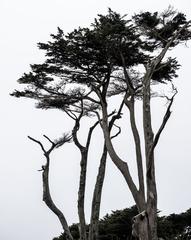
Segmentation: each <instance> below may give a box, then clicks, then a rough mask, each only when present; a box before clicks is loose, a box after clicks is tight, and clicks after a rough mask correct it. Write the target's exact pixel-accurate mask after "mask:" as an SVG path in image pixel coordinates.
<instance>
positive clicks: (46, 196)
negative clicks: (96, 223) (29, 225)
mask: <svg viewBox="0 0 191 240" xmlns="http://www.w3.org/2000/svg"><path fill="white" fill-rule="evenodd" d="M44 137H45V138H46V139H47V140H48V141H49V142H50V143H51V147H50V149H49V150H48V151H46V150H45V148H44V146H43V144H42V143H41V142H40V141H37V140H36V139H34V138H32V137H30V136H28V138H29V139H30V140H32V141H33V142H35V143H37V144H39V145H40V147H41V149H42V151H43V153H44V156H45V158H46V164H45V165H44V166H42V169H41V170H40V171H42V182H43V201H44V202H45V203H46V205H47V206H48V207H49V208H50V210H51V211H52V212H53V213H55V214H56V216H57V217H58V219H59V221H60V223H61V225H62V228H63V230H64V233H65V234H66V239H68V240H73V237H72V235H71V232H70V229H69V226H68V223H67V221H66V218H65V216H64V214H63V213H62V211H61V210H60V209H59V208H57V206H56V205H55V203H54V202H53V200H52V197H51V194H50V187H49V166H50V153H51V152H52V151H53V150H54V149H55V148H58V147H60V146H62V145H63V144H64V143H65V142H70V140H71V137H70V136H67V135H65V136H63V138H62V139H59V140H57V141H56V142H53V141H51V140H50V138H48V137H47V136H46V135H44Z"/></svg>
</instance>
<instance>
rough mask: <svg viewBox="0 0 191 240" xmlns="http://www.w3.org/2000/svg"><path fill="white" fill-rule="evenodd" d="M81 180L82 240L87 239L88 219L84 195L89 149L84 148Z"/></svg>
mask: <svg viewBox="0 0 191 240" xmlns="http://www.w3.org/2000/svg"><path fill="white" fill-rule="evenodd" d="M80 167H81V171H80V182H79V190H78V215H79V221H80V224H79V230H80V240H86V239H87V237H86V221H85V211H84V197H85V196H84V195H85V186H86V170H87V151H86V150H85V149H84V150H82V151H81V162H80Z"/></svg>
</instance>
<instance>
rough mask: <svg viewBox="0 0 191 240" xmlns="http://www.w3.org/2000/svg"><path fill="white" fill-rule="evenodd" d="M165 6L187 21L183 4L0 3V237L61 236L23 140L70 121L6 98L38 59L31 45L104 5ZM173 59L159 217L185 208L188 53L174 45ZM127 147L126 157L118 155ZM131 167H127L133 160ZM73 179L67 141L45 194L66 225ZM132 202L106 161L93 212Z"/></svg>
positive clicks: (189, 141)
mask: <svg viewBox="0 0 191 240" xmlns="http://www.w3.org/2000/svg"><path fill="white" fill-rule="evenodd" d="M169 4H171V5H173V6H174V7H175V8H176V9H178V10H180V11H183V12H184V13H186V14H187V16H188V18H189V19H191V2H190V0H174V1H167V0H160V1H153V0H144V1H138V0H133V1H127V0H118V1H114V0H110V1H109V0H97V1H96V0H89V1H88V0H81V1H76V0H70V1H64V0H54V1H51V0H33V1H31V0H12V1H11V0H1V9H0V18H1V19H0V20H1V21H0V22H1V28H0V31H1V39H0V41H1V44H0V52H1V57H0V65H1V82H2V84H1V88H0V98H1V99H0V104H1V108H0V109H1V110H0V111H1V124H0V128H1V130H0V133H1V139H0V141H1V144H0V146H1V158H0V239H1V240H12V239H14V240H26V239H27V240H34V239H35V240H36V239H40V240H51V239H52V238H53V237H55V236H58V235H59V234H60V233H61V231H62V229H61V226H60V224H59V222H58V220H57V218H56V217H55V216H54V215H53V214H52V213H51V212H50V211H49V209H48V208H47V207H46V206H45V204H44V203H43V202H42V189H41V173H40V172H38V171H37V170H38V169H39V168H40V166H41V165H42V163H43V156H42V154H41V151H40V149H39V148H38V146H35V144H34V143H32V142H30V141H29V140H28V139H27V135H31V136H33V137H36V138H39V139H40V138H41V136H42V134H47V135H48V136H50V137H52V138H54V137H59V136H60V134H61V133H62V132H64V131H65V130H69V129H71V127H72V123H71V122H70V121H67V120H66V119H65V116H64V114H63V113H62V112H59V111H53V110H52V111H42V110H37V109H35V108H34V102H33V101H30V100H25V99H15V98H13V97H10V96H9V93H10V92H11V91H13V90H14V89H15V88H17V87H18V85H17V83H16V80H17V79H18V78H19V77H20V76H21V75H22V74H23V73H24V72H27V71H28V70H29V64H31V63H38V62H40V61H41V60H42V59H43V55H42V53H41V52H40V51H38V49H37V47H36V43H37V42H46V41H47V40H49V39H50V38H49V35H50V33H55V32H56V28H57V26H59V27H61V28H62V29H63V30H64V31H65V32H68V31H71V30H73V28H76V27H78V26H89V24H90V23H91V22H92V21H93V19H94V18H95V17H96V15H97V14H98V13H103V14H104V13H106V11H107V8H108V7H110V8H112V9H113V10H115V11H118V12H120V13H121V14H126V13H129V14H133V13H135V12H139V11H140V10H149V11H160V10H164V9H165V8H167V7H168V5H169ZM189 45H190V47H191V44H189ZM176 55H177V56H178V59H179V61H180V63H181V64H182V68H181V70H180V71H179V78H178V79H177V80H176V85H177V87H178V90H179V94H178V95H177V97H176V101H175V104H174V107H173V114H172V117H171V119H170V121H169V123H168V125H167V127H166V129H165V133H164V134H163V136H162V138H161V141H160V144H159V146H158V148H157V153H156V164H157V170H156V172H157V183H158V195H159V200H158V202H159V209H160V210H162V211H163V213H164V214H165V213H171V212H181V211H184V210H186V209H188V208H190V207H191V205H190V204H191V191H190V186H189V185H190V178H191V124H190V123H191V108H190V89H191V82H190V56H191V48H186V47H185V46H182V47H181V48H178V49H177V50H176ZM155 106H156V107H155V109H154V112H153V117H154V120H156V126H157V124H159V120H158V119H161V116H162V108H161V107H165V105H164V103H162V104H161V107H158V105H155ZM97 134H99V133H97ZM98 136H99V135H98ZM95 144H96V146H97V142H95V141H94V142H93V143H92V149H93V150H94V148H95ZM130 146H131V145H130ZM118 148H119V151H121V152H122V153H121V154H123V155H124V156H126V154H128V156H129V152H130V151H129V150H130V147H129V145H128V143H126V144H124V145H120V146H118ZM127 150H128V151H129V152H127V153H126V151H127ZM94 155H95V154H94V153H93V154H91V156H90V157H91V158H90V159H91V160H92V159H93V160H92V162H93V163H91V164H89V167H88V179H89V183H88V186H87V196H88V197H87V200H86V210H87V218H88V217H89V212H90V205H91V194H92V186H93V183H94V181H95V176H96V170H95V169H97V168H96V167H97V165H98V160H99V158H98V157H94ZM131 167H132V168H134V167H133V163H132V164H131ZM78 176H79V155H78V151H77V150H76V149H75V148H74V147H73V146H72V144H68V145H66V146H64V147H63V148H62V149H60V150H57V152H55V153H54V155H53V165H52V172H51V189H52V194H53V197H54V199H55V201H56V203H57V204H58V206H59V207H60V208H61V209H62V210H63V211H64V213H65V215H66V217H67V219H68V221H69V223H73V222H77V209H76V202H77V188H78ZM71 189H72V190H71ZM132 204H133V201H132V197H131V195H130V193H129V191H128V190H127V187H126V184H125V183H124V180H123V177H122V176H121V175H120V174H119V172H118V170H117V169H116V168H115V167H114V166H113V164H112V163H111V162H110V161H109V162H108V168H107V174H106V180H105V185H104V193H103V201H102V208H101V209H102V211H101V215H102V216H103V215H104V214H106V213H107V212H110V211H111V210H115V209H122V208H125V207H130V206H131V205H132Z"/></svg>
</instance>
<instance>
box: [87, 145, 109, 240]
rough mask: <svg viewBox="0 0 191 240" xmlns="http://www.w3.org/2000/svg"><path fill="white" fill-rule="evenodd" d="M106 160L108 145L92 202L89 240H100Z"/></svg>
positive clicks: (104, 151)
mask: <svg viewBox="0 0 191 240" xmlns="http://www.w3.org/2000/svg"><path fill="white" fill-rule="evenodd" d="M106 159H107V148H106V145H104V148H103V154H102V157H101V161H100V165H99V171H98V175H97V179H96V184H95V188H94V194H93V200H92V210H91V220H90V227H89V240H98V239H99V228H98V223H99V213H100V204H101V195H102V188H103V181H104V177H105V168H106Z"/></svg>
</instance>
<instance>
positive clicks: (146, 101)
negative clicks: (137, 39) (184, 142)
mask: <svg viewBox="0 0 191 240" xmlns="http://www.w3.org/2000/svg"><path fill="white" fill-rule="evenodd" d="M153 68H154V65H153V66H151V67H150V68H149V69H148V70H147V72H146V74H145V78H144V80H143V128H144V139H145V156H146V183H147V206H146V211H147V217H148V236H149V240H157V239H158V238H157V221H156V220H157V189H156V178H155V163H154V152H151V149H152V148H153V142H154V134H153V130H152V121H151V107H150V92H151V89H150V81H151V77H152V73H153Z"/></svg>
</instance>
